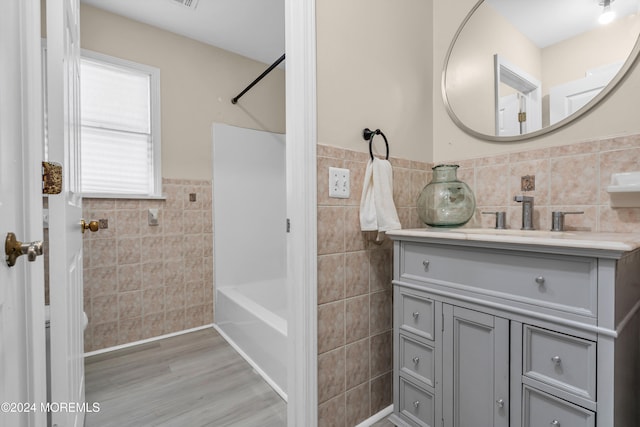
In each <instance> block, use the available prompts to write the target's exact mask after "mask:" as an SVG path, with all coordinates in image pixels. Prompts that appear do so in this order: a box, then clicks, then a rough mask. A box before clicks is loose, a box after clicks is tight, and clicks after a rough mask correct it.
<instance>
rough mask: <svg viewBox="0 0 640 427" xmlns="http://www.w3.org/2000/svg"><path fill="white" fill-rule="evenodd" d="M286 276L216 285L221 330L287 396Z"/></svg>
mask: <svg viewBox="0 0 640 427" xmlns="http://www.w3.org/2000/svg"><path fill="white" fill-rule="evenodd" d="M285 283H286V282H285V279H284V278H283V279H277V280H269V281H263V282H256V283H248V284H242V285H236V286H224V287H220V288H218V289H216V302H215V306H216V307H215V325H216V329H217V330H218V332H220V333H221V335H222V336H223V337H224V338H225V339H226V340H227V341H229V343H230V344H231V345H232V346H233V347H234V348H235V349H236V350H238V352H239V353H240V354H241V355H242V356H243V357H244V358H245V359H246V360H247V361H248V362H249V363H250V364H251V365H252V366H253V368H254V369H255V370H256V371H257V372H258V373H260V375H262V377H263V378H264V379H265V381H267V383H269V385H270V386H271V387H272V388H273V389H274V390H275V391H276V392H277V393H278V394H279V395H280V396H281V397H282V398H283V399H284V400H285V401H286V400H287V392H286V387H287V365H286V360H287V353H286V352H287V319H286V310H287V306H286V305H287V295H286V292H285V287H286V286H285Z"/></svg>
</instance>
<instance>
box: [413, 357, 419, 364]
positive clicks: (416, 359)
mask: <svg viewBox="0 0 640 427" xmlns="http://www.w3.org/2000/svg"><path fill="white" fill-rule="evenodd" d="M413 363H415V364H416V365H417V364H418V363H420V358H419V357H418V356H416V357H414V358H413Z"/></svg>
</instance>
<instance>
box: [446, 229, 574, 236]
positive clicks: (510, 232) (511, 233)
mask: <svg viewBox="0 0 640 427" xmlns="http://www.w3.org/2000/svg"><path fill="white" fill-rule="evenodd" d="M441 230H443V231H445V229H441ZM446 231H449V232H451V233H464V234H482V235H495V236H518V237H550V238H553V237H568V236H572V235H574V234H575V233H571V232H567V231H549V230H517V229H506V230H497V229H495V228H451V229H446Z"/></svg>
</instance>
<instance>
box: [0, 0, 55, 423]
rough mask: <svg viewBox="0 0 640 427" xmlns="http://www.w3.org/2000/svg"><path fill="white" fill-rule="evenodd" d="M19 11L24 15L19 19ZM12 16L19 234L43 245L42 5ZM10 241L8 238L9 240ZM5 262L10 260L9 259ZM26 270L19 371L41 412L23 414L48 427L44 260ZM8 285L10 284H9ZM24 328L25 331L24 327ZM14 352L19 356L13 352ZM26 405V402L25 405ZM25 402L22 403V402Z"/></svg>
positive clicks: (25, 6)
mask: <svg viewBox="0 0 640 427" xmlns="http://www.w3.org/2000/svg"><path fill="white" fill-rule="evenodd" d="M14 12H17V15H18V16H14V15H15V13H14ZM8 13H11V15H12V16H11V17H10V19H11V22H12V28H11V31H12V32H14V33H15V34H16V36H17V37H16V38H15V39H13V40H11V41H9V43H17V44H18V48H17V49H18V51H19V52H20V64H19V67H20V70H21V76H20V78H19V79H18V81H16V82H15V84H16V85H17V86H18V87H19V90H18V92H19V94H20V95H19V96H20V99H18V102H19V103H20V104H21V108H20V111H19V112H16V116H17V117H18V119H19V120H20V123H19V124H18V127H19V128H20V129H21V134H22V135H21V138H20V140H19V141H16V144H19V146H20V149H19V150H20V151H21V154H22V156H21V158H20V159H18V162H21V163H22V166H21V170H22V173H21V174H20V175H19V176H16V177H14V178H15V179H16V181H18V180H19V181H20V182H19V183H17V184H16V185H18V186H19V188H21V190H22V193H23V197H22V202H21V206H17V207H16V209H18V212H21V217H22V224H19V225H18V228H16V229H15V230H13V231H15V233H16V234H17V237H18V239H20V240H23V241H35V240H43V226H42V169H41V168H42V165H41V161H42V141H43V132H42V126H43V123H42V122H43V120H42V117H43V115H42V68H41V65H42V63H41V56H40V43H41V41H40V40H41V36H40V1H39V0H22V1H19V2H16V6H15V7H11V8H9V12H8ZM4 238H5V236H4V235H3V236H2V239H3V240H4ZM3 262H4V256H3ZM12 268H17V269H21V270H22V272H23V274H21V275H19V277H22V278H24V280H23V283H20V284H18V285H19V286H20V287H22V289H20V290H21V291H22V293H21V295H19V296H17V295H16V296H15V298H16V299H17V300H19V301H20V302H21V303H22V304H23V306H22V307H15V309H20V310H21V309H24V310H25V312H24V313H23V316H24V318H23V322H22V323H21V325H24V329H23V330H16V331H13V333H14V334H21V335H23V336H24V337H25V338H24V339H25V341H26V348H25V350H26V360H25V361H24V364H23V365H21V366H20V367H16V369H22V367H24V368H25V370H26V383H25V384H23V385H21V386H22V387H23V390H24V397H25V402H28V403H30V404H34V405H36V408H35V411H29V412H25V413H23V414H20V415H19V416H20V421H19V422H20V425H21V426H23V425H24V426H34V427H36V426H42V425H45V424H46V413H44V412H42V411H41V406H40V405H41V403H44V402H46V400H47V399H46V362H45V361H46V357H45V355H46V344H45V324H44V322H45V318H44V266H43V260H42V257H38V258H37V259H36V261H35V262H33V263H32V262H27V259H26V257H21V258H20V259H18V262H17V263H16V265H15V267H12ZM3 285H4V284H3ZM20 329H22V328H20ZM8 351H16V352H17V351H19V350H18V349H11V348H10V349H8ZM25 402H22V403H25ZM16 403H19V402H16Z"/></svg>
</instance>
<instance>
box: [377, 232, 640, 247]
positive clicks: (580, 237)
mask: <svg viewBox="0 0 640 427" xmlns="http://www.w3.org/2000/svg"><path fill="white" fill-rule="evenodd" d="M387 236H389V237H391V238H392V239H394V240H396V239H398V238H406V237H412V238H418V239H422V238H427V239H433V238H436V239H452V240H456V241H460V240H466V241H473V242H485V243H487V244H503V243H506V244H516V245H517V244H525V245H539V246H558V247H566V248H584V249H598V250H613V251H631V250H634V249H636V248H640V233H606V232H605V233H602V232H590V231H550V230H519V229H506V230H496V229H495V228H473V227H469V228H464V227H462V228H436V227H427V228H420V229H404V230H393V231H388V232H387Z"/></svg>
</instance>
